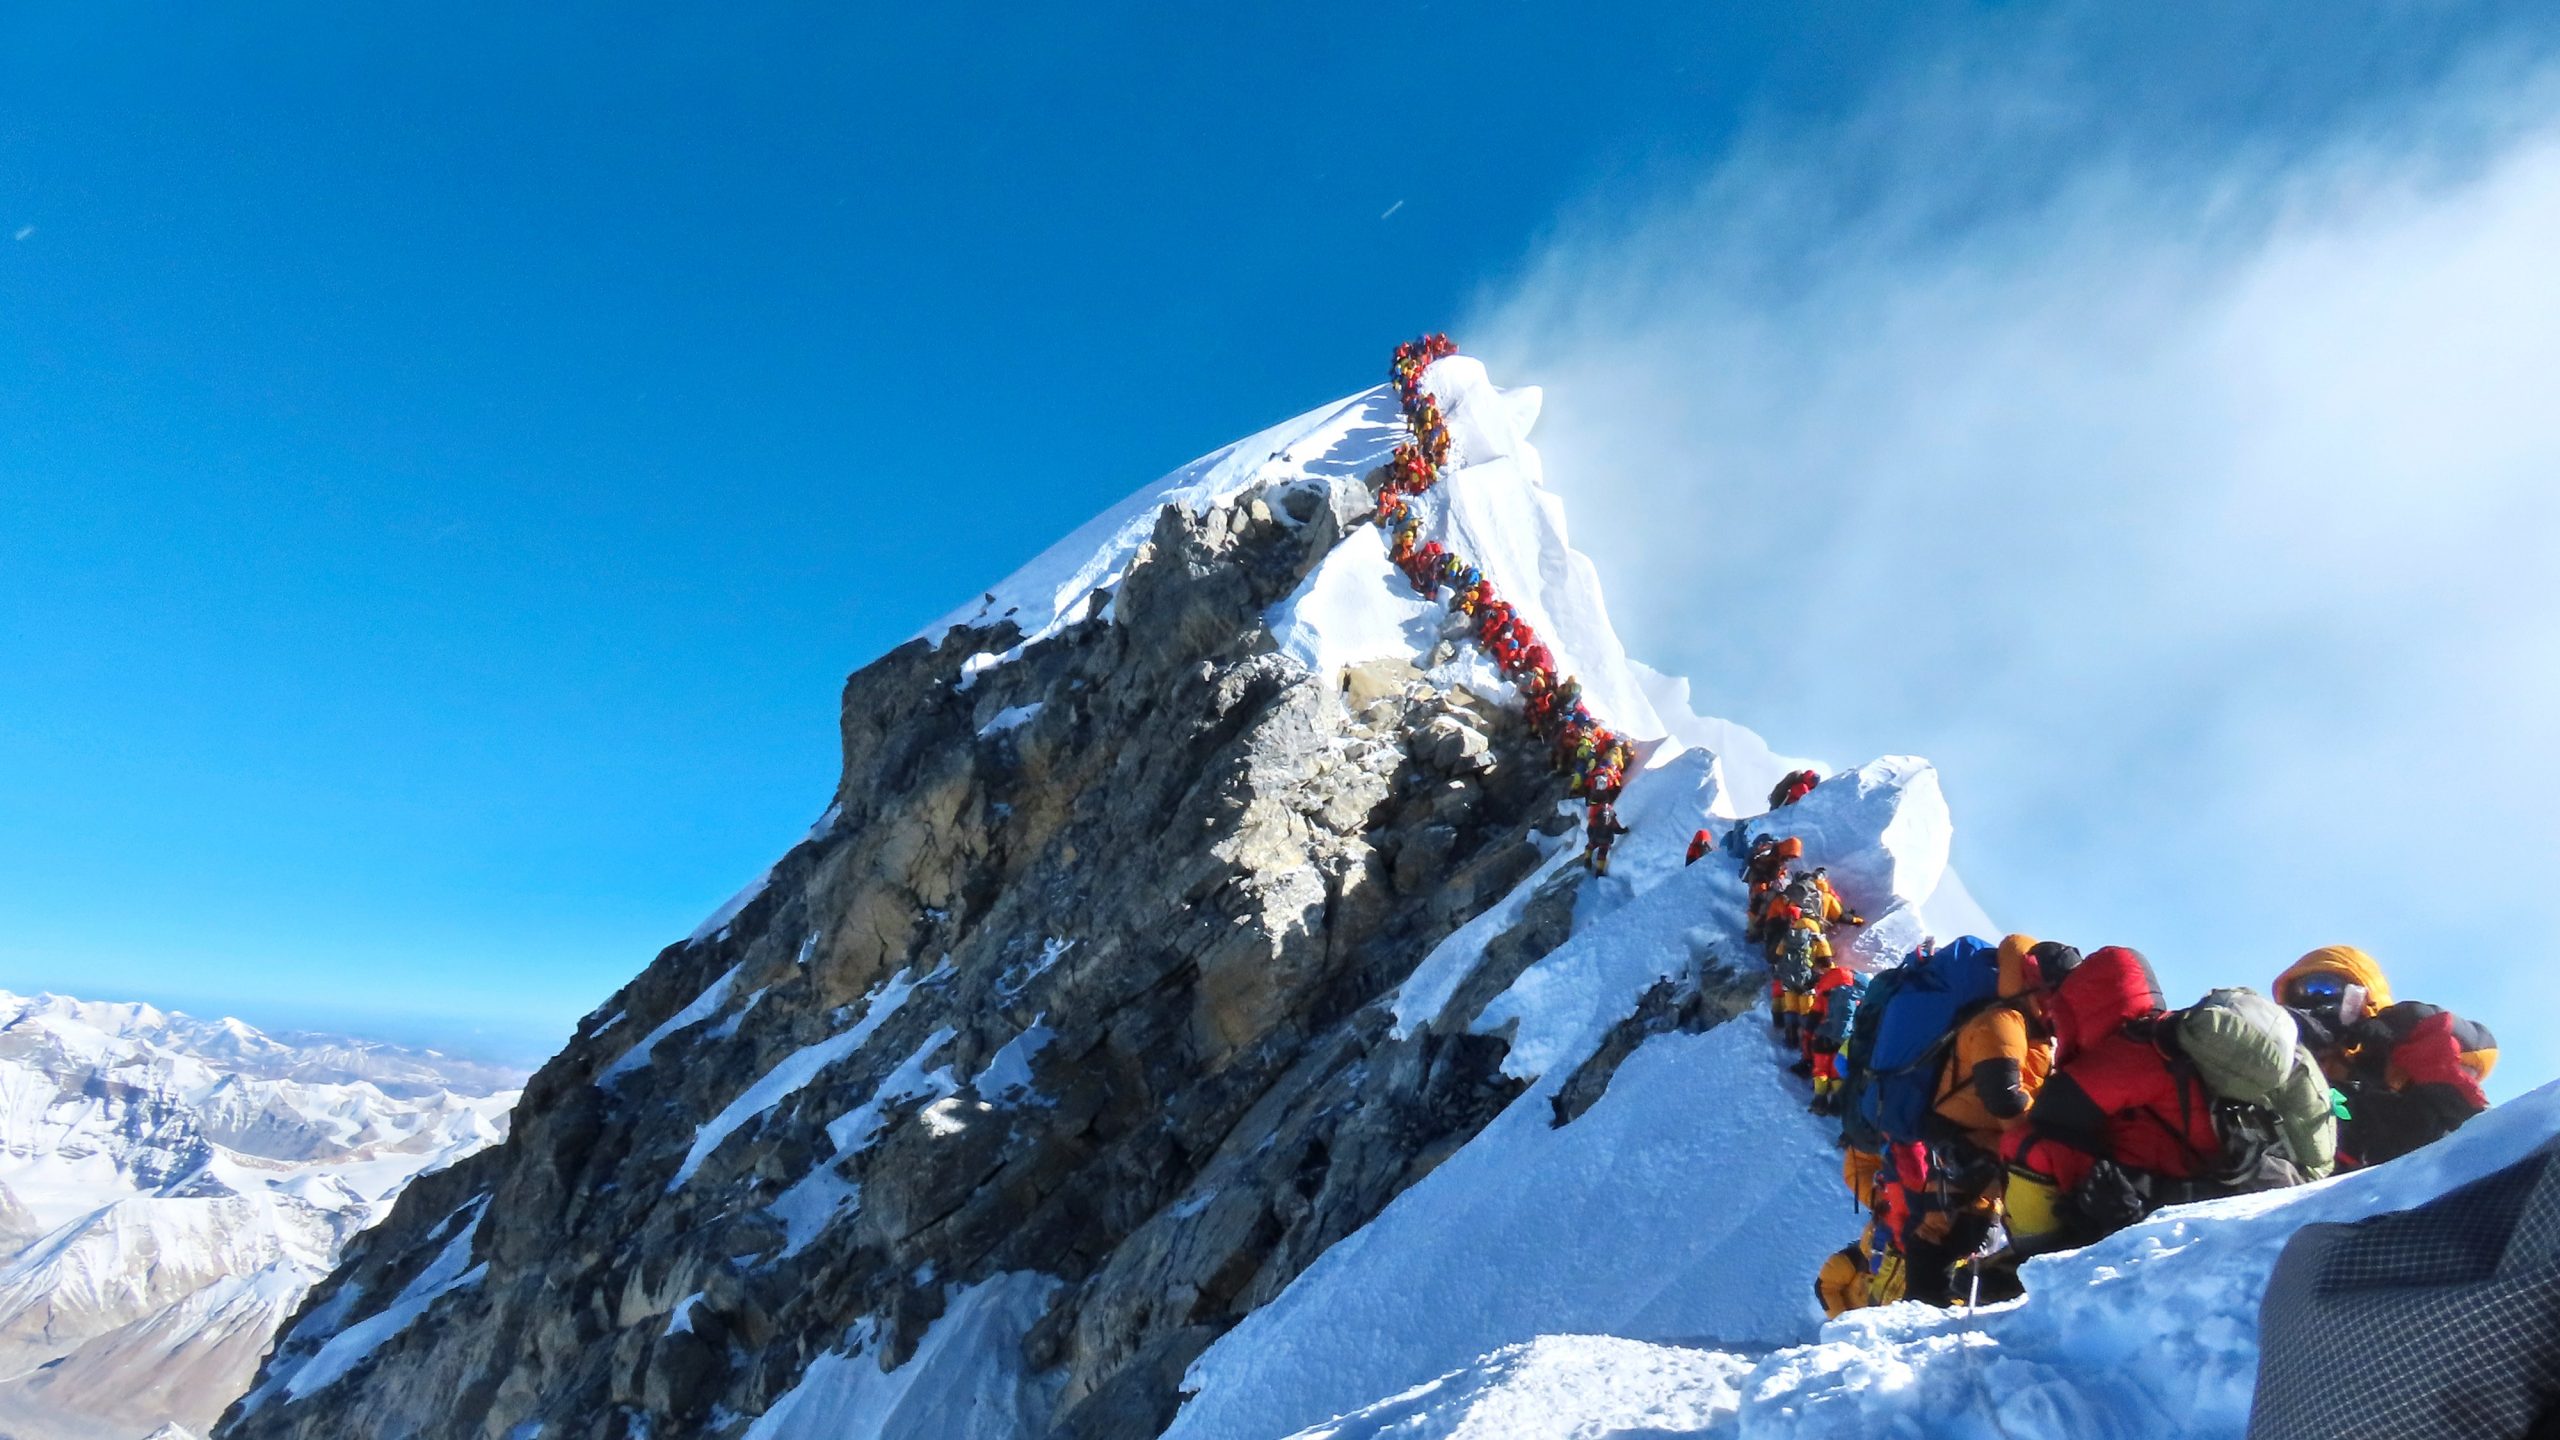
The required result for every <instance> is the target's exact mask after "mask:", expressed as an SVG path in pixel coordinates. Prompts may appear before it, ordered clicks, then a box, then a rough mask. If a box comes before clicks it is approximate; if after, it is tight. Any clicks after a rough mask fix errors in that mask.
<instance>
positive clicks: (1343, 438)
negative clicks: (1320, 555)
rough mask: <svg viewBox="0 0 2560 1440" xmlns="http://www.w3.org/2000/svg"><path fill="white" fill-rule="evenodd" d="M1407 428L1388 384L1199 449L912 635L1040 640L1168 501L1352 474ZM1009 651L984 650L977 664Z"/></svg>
mask: <svg viewBox="0 0 2560 1440" xmlns="http://www.w3.org/2000/svg"><path fill="white" fill-rule="evenodd" d="M1403 433H1404V418H1403V415H1402V413H1401V412H1400V411H1399V410H1398V409H1397V408H1396V405H1395V401H1394V398H1393V397H1392V396H1391V395H1390V394H1389V393H1388V391H1387V389H1386V387H1385V386H1380V387H1378V388H1376V389H1374V390H1368V391H1364V392H1362V393H1361V394H1358V395H1354V396H1352V397H1351V398H1349V399H1347V400H1340V401H1336V402H1335V403H1333V404H1331V405H1327V406H1324V407H1322V408H1320V409H1316V410H1311V411H1308V412H1307V413H1306V414H1304V415H1301V416H1299V417H1298V418H1296V419H1294V420H1290V421H1287V422H1285V423H1283V424H1279V425H1274V426H1272V427H1271V428H1270V429H1268V430H1265V431H1263V432H1262V433H1260V434H1258V435H1254V436H1251V437H1249V438H1247V439H1243V440H1239V441H1237V442H1236V443H1234V444H1232V445H1229V446H1227V447H1226V448H1225V449H1222V450H1218V451H1215V452H1213V453H1211V454H1208V455H1203V456H1201V457H1200V458H1199V459H1197V460H1194V461H1192V462H1191V463H1190V464H1188V465H1185V466H1183V467H1182V468H1181V469H1179V470H1176V471H1174V472H1173V473H1172V474H1170V475H1167V476H1165V477H1164V478H1163V479H1161V480H1158V481H1156V482H1155V483H1154V484H1152V485H1148V486H1146V487H1144V488H1142V489H1140V490H1138V491H1137V492H1136V493H1134V494H1132V495H1130V496H1129V497H1128V498H1127V499H1124V500H1122V501H1121V502H1120V503H1119V504H1117V505H1114V506H1112V507H1111V508H1110V509H1109V510H1106V511H1104V512H1103V513H1101V514H1100V515H1097V516H1095V517H1094V518H1092V519H1091V520H1088V521H1086V522H1085V523H1084V524H1082V525H1080V526H1077V527H1076V528H1075V530H1074V531H1072V532H1070V533H1069V534H1068V535H1067V536H1066V538H1064V539H1062V540H1060V541H1058V543H1056V544H1055V545H1052V546H1050V547H1049V548H1048V549H1046V550H1043V551H1041V552H1040V554H1039V555H1038V556H1036V557H1035V558H1034V559H1033V560H1032V561H1031V563H1030V564H1028V565H1025V566H1024V567H1022V568H1021V569H1020V570H1018V571H1015V572H1014V573H1013V574H1011V575H1009V576H1007V577H1005V578H1004V579H1003V580H1001V581H999V582H998V583H997V584H996V585H995V586H994V587H992V588H991V589H989V590H988V591H987V592H986V593H985V595H984V596H982V597H981V598H979V599H977V600H973V601H971V602H970V603H968V604H966V605H963V606H961V607H960V608H959V609H957V610H954V611H952V612H951V613H950V614H948V615H945V616H944V617H942V618H941V619H940V620H937V621H935V622H934V623H932V624H931V625H928V626H926V627H925V628H924V629H922V630H921V631H918V632H917V634H916V638H917V639H920V640H924V641H927V642H938V641H940V639H941V638H942V637H943V635H944V634H946V633H948V632H949V631H950V630H951V629H952V627H954V626H957V625H980V626H983V625H992V624H995V623H996V622H998V621H1001V620H1011V621H1012V622H1013V623H1014V624H1016V625H1017V626H1019V627H1021V629H1022V631H1023V636H1024V643H1026V644H1036V643H1038V641H1039V640H1040V639H1042V638H1043V637H1045V636H1047V635H1050V634H1053V633H1055V632H1056V631H1057V630H1058V629H1060V628H1061V627H1062V626H1064V625H1065V624H1067V623H1070V622H1071V621H1072V620H1077V619H1082V618H1083V617H1084V615H1085V613H1086V605H1087V601H1088V600H1089V599H1090V598H1091V596H1092V594H1093V592H1094V591H1096V590H1108V589H1110V588H1112V587H1114V586H1116V585H1118V584H1119V583H1120V577H1121V576H1122V575H1123V574H1124V573H1126V572H1127V570H1128V568H1129V562H1130V560H1131V559H1133V558H1134V557H1135V556H1136V555H1137V553H1138V547H1139V546H1141V545H1143V544H1145V543H1146V540H1147V537H1148V536H1149V535H1150V534H1152V533H1154V531H1155V524H1156V512H1157V511H1159V510H1161V509H1163V508H1164V507H1165V506H1167V505H1182V506H1186V507H1188V508H1190V509H1191V510H1193V511H1195V512H1197V511H1201V510H1205V509H1207V508H1208V507H1210V506H1212V505H1216V504H1218V503H1220V502H1222V501H1224V500H1227V499H1230V498H1232V497H1233V496H1235V495H1237V494H1240V493H1241V492H1243V491H1244V490H1246V489H1247V488H1249V487H1252V486H1255V485H1281V484H1287V483H1291V482H1302V483H1310V484H1328V483H1331V482H1334V481H1342V480H1351V481H1356V480H1358V479H1359V478H1360V477H1362V476H1365V475H1366V474H1368V472H1370V471H1371V470H1374V469H1376V468H1377V467H1378V466H1379V465H1381V464H1383V463H1384V462H1385V461H1386V458H1387V455H1388V452H1389V451H1391V450H1393V449H1394V448H1395V443H1396V441H1397V439H1398V438H1399V437H1400V436H1401V435H1402V434H1403ZM1012 653H1019V650H1018V649H1017V650H1016V651H1015V652H1012ZM1005 658H1007V657H1005V656H989V657H987V661H988V663H987V664H986V665H983V666H981V667H980V669H981V670H983V669H986V668H992V666H993V665H995V664H1000V663H1002V661H1003V660H1004V659H1005ZM971 678H974V675H973V676H972V677H971Z"/></svg>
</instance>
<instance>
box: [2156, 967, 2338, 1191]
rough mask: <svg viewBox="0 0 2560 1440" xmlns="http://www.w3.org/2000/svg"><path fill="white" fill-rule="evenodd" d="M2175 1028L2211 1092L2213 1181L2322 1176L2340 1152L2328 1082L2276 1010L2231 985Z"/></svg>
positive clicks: (2253, 1185)
mask: <svg viewBox="0 0 2560 1440" xmlns="http://www.w3.org/2000/svg"><path fill="white" fill-rule="evenodd" d="M2175 1024H2176V1032H2175V1033H2176V1041H2177V1044H2176V1050H2177V1052H2178V1053H2179V1054H2180V1055H2183V1056H2184V1057H2185V1059H2186V1065H2187V1067H2188V1068H2190V1069H2192V1070H2193V1071H2194V1073H2195V1078H2196V1079H2197V1080H2199V1081H2201V1082H2202V1084H2203V1086H2204V1089H2205V1090H2206V1092H2207V1093H2209V1094H2210V1095H2211V1096H2212V1097H2213V1105H2214V1130H2215V1133H2216V1134H2218V1135H2220V1136H2221V1137H2222V1154H2221V1155H2220V1156H2219V1157H2212V1156H2209V1157H2206V1158H2207V1160H2208V1162H2209V1163H2210V1168H2211V1169H2212V1170H2213V1171H2214V1176H2213V1178H2214V1179H2215V1180H2217V1181H2219V1182H2220V1183H2222V1184H2225V1185H2228V1186H2231V1187H2232V1188H2235V1189H2250V1190H2255V1189H2266V1188H2270V1187H2271V1186H2273V1185H2283V1184H2298V1183H2300V1181H2301V1180H2306V1179H2308V1180H2316V1179H2319V1178H2320V1177H2321V1176H2323V1175H2326V1174H2328V1173H2329V1171H2330V1170H2331V1169H2332V1168H2333V1167H2334V1166H2335V1164H2336V1162H2337V1154H2338V1124H2337V1117H2336V1115H2335V1113H2334V1107H2333V1105H2332V1102H2331V1100H2330V1098H2329V1081H2328V1078H2327V1077H2326V1076H2325V1075H2323V1074H2322V1073H2321V1071H2320V1062H2319V1061H2318V1060H2317V1059H2316V1058H2314V1057H2313V1055H2312V1054H2311V1051H2310V1049H2309V1048H2308V1047H2306V1046H2305V1045H2303V1043H2302V1039H2301V1034H2300V1031H2299V1030H2298V1029H2297V1028H2296V1027H2295V1025H2294V1020H2293V1016H2292V1015H2291V1014H2289V1013H2288V1012H2287V1011H2286V1010H2285V1009H2284V1007H2283V1006H2281V1005H2278V1004H2276V1003H2275V1002H2274V1001H2273V1000H2270V999H2268V998H2267V997H2265V996H2264V995H2261V994H2259V993H2258V992H2256V991H2255V990H2251V989H2248V988H2246V987H2241V986H2234V987H2232V988H2230V989H2226V990H2214V991H2209V992H2207V993H2206V995H2205V997H2204V998H2203V999H2202V1000H2199V1001H2197V1002H2196V1003H2195V1004H2193V1005H2190V1006H2188V1007H2187V1008H2186V1009H2185V1010H2182V1011H2180V1012H2179V1013H2178V1015H2177V1017H2176V1021H2175ZM2276 1161H2281V1162H2284V1163H2283V1165H2282V1166H2279V1165H2276V1164H2274V1163H2271V1162H2276ZM2286 1167H2289V1168H2290V1170H2291V1171H2292V1172H2294V1174H2292V1175H2290V1176H2288V1175H2287V1173H2286Z"/></svg>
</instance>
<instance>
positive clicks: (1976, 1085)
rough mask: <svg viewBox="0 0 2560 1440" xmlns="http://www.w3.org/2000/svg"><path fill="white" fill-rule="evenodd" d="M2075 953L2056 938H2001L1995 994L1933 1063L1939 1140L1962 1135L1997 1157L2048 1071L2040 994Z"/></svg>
mask: <svg viewBox="0 0 2560 1440" xmlns="http://www.w3.org/2000/svg"><path fill="white" fill-rule="evenodd" d="M2079 965H2080V952H2079V951H2078V950H2075V949H2073V948H2072V947H2070V946H2068V945H2065V944H2062V943H2061V942H2059V941H2055V940H2037V939H2036V938H2034V937H2033V936H2029V935H2011V936H2009V937H2008V938H2006V939H2004V940H2002V941H2001V942H2000V999H1999V1003H1997V1004H1994V1005H1990V1006H1987V1007H1985V1008H1984V1009H1982V1010H1981V1011H1979V1012H1977V1013H1976V1014H1975V1015H1974V1016H1973V1017H1972V1018H1971V1019H1969V1020H1966V1021H1965V1022H1964V1023H1963V1024H1961V1025H1959V1026H1957V1027H1956V1032H1955V1038H1954V1040H1953V1041H1952V1042H1951V1044H1950V1045H1949V1048H1948V1051H1947V1058H1946V1061H1945V1063H1944V1064H1942V1065H1941V1066H1939V1069H1938V1085H1937V1098H1936V1101H1935V1102H1934V1103H1933V1105H1932V1106H1931V1113H1932V1114H1933V1115H1935V1116H1936V1117H1937V1119H1938V1120H1939V1121H1941V1122H1943V1124H1944V1126H1945V1129H1944V1131H1943V1132H1942V1133H1941V1135H1940V1137H1939V1138H1942V1139H1949V1140H1962V1141H1964V1142H1966V1143H1967V1144H1970V1145H1971V1146H1972V1147H1973V1148H1974V1149H1975V1150H1977V1151H1979V1152H1981V1153H1982V1154H1983V1155H1985V1156H1986V1157H1990V1158H1993V1159H1996V1158H1997V1157H1998V1156H1999V1154H2000V1142H2001V1141H2002V1140H2003V1139H2004V1138H2006V1136H2007V1133H2008V1132H2009V1131H2010V1130H2011V1129H2013V1128H2015V1127H2016V1126H2017V1125H2018V1124H2020V1123H2021V1122H2022V1121H2024V1119H2025V1118H2026V1114H2027V1110H2028V1107H2029V1106H2031V1105H2033V1104H2034V1103H2035V1098H2036V1092H2037V1091H2038V1090H2041V1089H2043V1088H2044V1080H2045V1076H2046V1075H2047V1074H2049V1073H2051V1071H2052V1069H2053V1027H2052V1025H2051V1024H2050V1023H2049V1022H2048V1021H2047V1020H2046V1019H2045V1014H2044V997H2046V996H2048V995H2050V994H2052V993H2053V990H2054V987H2055V986H2057V985H2059V984H2061V983H2062V977H2064V976H2065V975H2068V974H2070V973H2071V972H2072V971H2073V970H2075V969H2077V968H2079Z"/></svg>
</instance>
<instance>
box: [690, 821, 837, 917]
mask: <svg viewBox="0 0 2560 1440" xmlns="http://www.w3.org/2000/svg"><path fill="white" fill-rule="evenodd" d="M828 813H829V814H830V815H832V814H833V813H834V812H833V811H829V812H828ZM819 823H820V824H822V825H828V826H830V827H831V828H832V823H833V822H832V821H829V820H821V821H820V822H819ZM812 833H813V834H814V833H815V832H812ZM772 883H773V870H772V868H771V867H767V868H766V870H765V871H764V873H763V874H761V875H758V876H757V877H756V878H754V879H753V880H750V881H748V882H747V883H746V884H745V885H743V886H741V887H739V890H738V893H737V894H735V895H732V896H730V897H729V898H728V899H726V900H724V901H722V902H720V908H719V909H717V910H714V911H712V912H711V913H710V914H708V915H705V916H704V917H702V923H701V924H699V925H696V926H694V927H693V933H692V934H691V935H688V936H686V937H685V941H686V943H687V944H692V945H699V944H701V943H702V942H703V941H705V940H712V939H717V938H718V937H719V935H720V932H721V931H723V930H726V929H728V928H729V922H730V921H732V920H735V919H737V918H738V915H739V912H741V911H743V910H745V909H746V908H747V907H748V906H750V905H753V904H754V903H756V897H757V896H759V895H762V894H763V893H764V891H765V887H766V886H768V885H770V884H772Z"/></svg>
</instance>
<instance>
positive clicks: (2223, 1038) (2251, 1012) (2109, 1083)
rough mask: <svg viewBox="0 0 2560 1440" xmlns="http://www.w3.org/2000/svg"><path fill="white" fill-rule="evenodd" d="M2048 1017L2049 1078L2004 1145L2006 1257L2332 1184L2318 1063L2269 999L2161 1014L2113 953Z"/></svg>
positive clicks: (2209, 1003)
mask: <svg viewBox="0 0 2560 1440" xmlns="http://www.w3.org/2000/svg"><path fill="white" fill-rule="evenodd" d="M2045 1010H2046V1013H2047V1015H2048V1016H2049V1017H2050V1018H2051V1019H2052V1022H2053V1028H2054V1038H2055V1054H2056V1056H2057V1058H2058V1060H2059V1062H2060V1063H2059V1065H2058V1067H2057V1068H2056V1070H2055V1071H2054V1074H2053V1076H2052V1077H2051V1078H2050V1079H2049V1080H2047V1081H2046V1083H2045V1087H2044V1090H2043V1091H2042V1092H2041V1093H2040V1094H2038V1095H2037V1097H2036V1101H2035V1105H2034V1107H2033V1108H2032V1109H2031V1110H2030V1111H2029V1112H2028V1119H2027V1124H2026V1125H2025V1126H2023V1127H2020V1128H2018V1129H2016V1130H2013V1131H2011V1132H2010V1133H2009V1134H2008V1136H2007V1138H2006V1139H2005V1141H2004V1142H2003V1145H2002V1155H2003V1157H2004V1158H2005V1159H2006V1160H2007V1161H2008V1163H2009V1184H2008V1211H2009V1231H2010V1239H2011V1248H2012V1250H2013V1252H2015V1253H2017V1254H2019V1255H2026V1254H2033V1253H2036V1252H2037V1251H2039V1250H2044V1249H2055V1248H2060V1247H2061V1246H2064V1245H2072V1244H2082V1243H2086V1242H2087V1241H2089V1240H2092V1239H2095V1238H2097V1237H2099V1236H2101V1235H2105V1234H2108V1233H2111V1232H2113V1231H2115V1230H2118V1229H2121V1228H2123V1227H2124V1226H2125V1225H2128V1224H2130V1223H2132V1222H2133V1221H2135V1220H2137V1219H2140V1218H2141V1217H2142V1216H2144V1215H2146V1214H2149V1213H2150V1212H2151V1211H2152V1210H2154V1209H2157V1208H2159V1207H2160V1206H2162V1205H2171V1204H2182V1203H2184V1202H2186V1201H2189V1200H2197V1199H2204V1198H2208V1197H2211V1196H2217V1195H2230V1194H2239V1193H2244V1192H2247V1191H2251V1190H2264V1189H2272V1188H2276V1187H2279V1186H2283V1185H2290V1184H2299V1183H2301V1182H2302V1181H2304V1180H2306V1179H2317V1178H2319V1177H2321V1176H2323V1175H2326V1174H2328V1173H2329V1171H2330V1168H2331V1166H2332V1165H2333V1163H2334V1156H2335V1149H2336V1143H2337V1131H2336V1126H2335V1123H2334V1120H2333V1119H2332V1117H2331V1114H2330V1110H2329V1099H2328V1093H2327V1086H2326V1085H2325V1084H2324V1083H2323V1082H2322V1078H2321V1074H2320V1065H2319V1061H2318V1060H2317V1059H2316V1058H2315V1057H2314V1056H2313V1055H2312V1053H2311V1051H2310V1049H2309V1047H2308V1046H2306V1045H2304V1044H2303V1043H2302V1041H2301V1040H2300V1038H2299V1034H2298V1031H2297V1029H2296V1027H2295V1025H2294V1024H2293V1022H2292V1020H2291V1019H2290V1017H2288V1016H2287V1015H2286V1014H2285V1013H2284V1010H2283V1007H2281V1006H2278V1005H2276V1004H2275V1003H2274V1002H2272V1001H2270V1000H2268V999H2267V998H2266V997H2264V996H2261V995H2259V994H2257V993H2256V992H2255V991H2250V990H2216V991H2213V992H2211V993H2210V994H2208V995H2206V996H2205V998H2204V999H2203V1000H2201V1001H2199V1002H2197V1003H2196V1004H2195V1005H2192V1006H2189V1007H2188V1008H2187V1009H2186V1010H2183V1011H2179V1012H2176V1013H2174V1014H2172V1013H2167V1012H2164V1011H2163V1009H2162V1004H2161V998H2160V987H2159V982H2158V981H2157V980H2156V979H2155V978H2153V976H2152V974H2151V967H2150V965H2149V964H2148V963H2147V962H2146V961H2144V960H2143V958H2142V956H2141V955H2140V954H2138V953H2136V952H2135V951H2132V950H2128V949H2125V948H2123V947H2121V946H2109V947H2107V948H2106V949H2103V950H2100V951H2097V952H2096V953H2094V954H2092V955H2090V956H2089V957H2088V958H2087V959H2086V960H2085V961H2083V962H2082V964H2081V965H2080V967H2079V968H2078V969H2076V970H2073V971H2072V972H2071V973H2070V974H2069V975H2066V976H2064V977H2063V980H2062V983H2061V984H2060V985H2059V986H2057V987H2056V988H2055V990H2054V993H2053V995H2052V997H2051V998H2050V999H2049V1000H2048V1001H2047V1002H2046V1005H2045Z"/></svg>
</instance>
